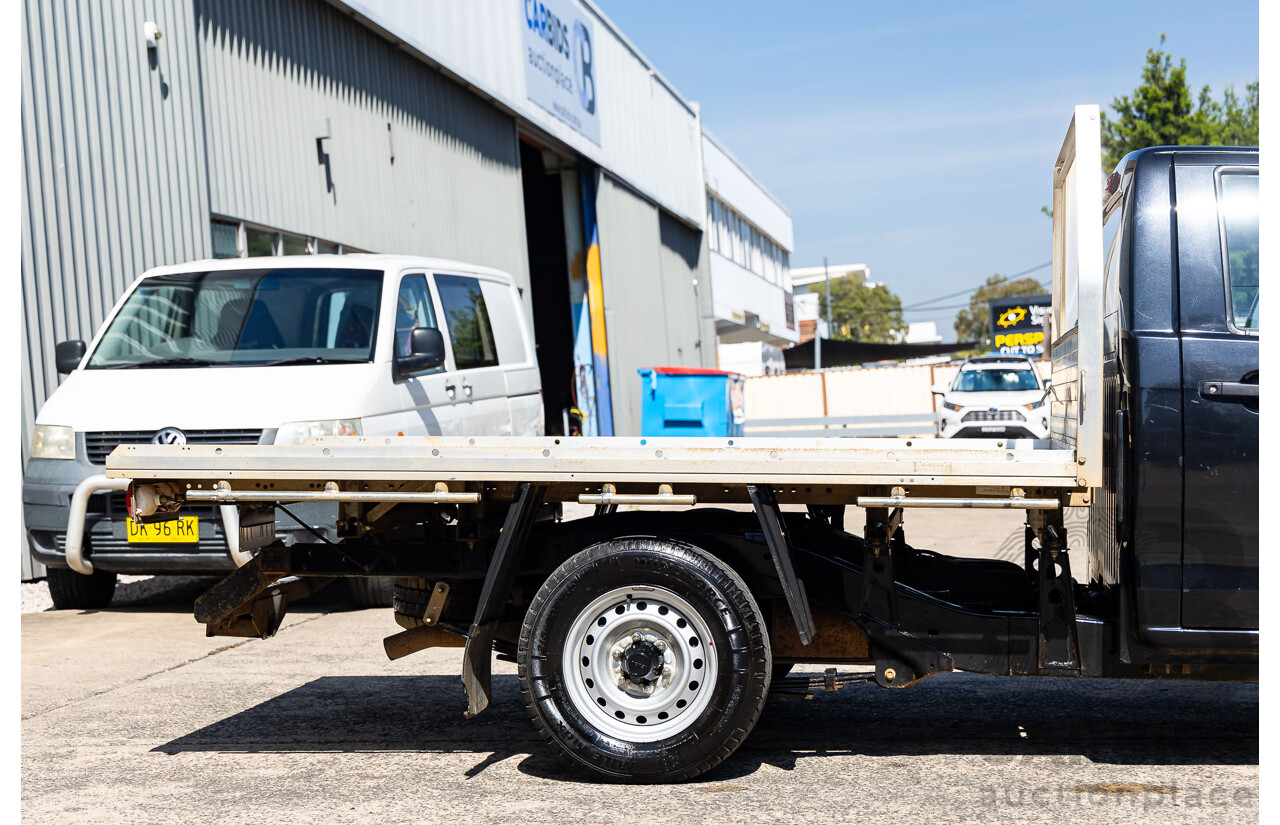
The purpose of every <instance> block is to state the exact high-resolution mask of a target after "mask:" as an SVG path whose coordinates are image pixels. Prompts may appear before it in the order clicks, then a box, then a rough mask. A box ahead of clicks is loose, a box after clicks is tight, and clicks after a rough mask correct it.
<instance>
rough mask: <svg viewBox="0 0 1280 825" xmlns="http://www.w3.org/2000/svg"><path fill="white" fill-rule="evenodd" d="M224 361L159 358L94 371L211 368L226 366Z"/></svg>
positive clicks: (112, 365)
mask: <svg viewBox="0 0 1280 825" xmlns="http://www.w3.org/2000/svg"><path fill="white" fill-rule="evenodd" d="M226 364H227V362H226V361H210V360H209V359H207V358H159V359H156V360H155V361H136V362H131V363H128V364H110V365H108V366H104V367H96V368H95V369H103V370H135V369H151V368H152V367H213V366H226Z"/></svg>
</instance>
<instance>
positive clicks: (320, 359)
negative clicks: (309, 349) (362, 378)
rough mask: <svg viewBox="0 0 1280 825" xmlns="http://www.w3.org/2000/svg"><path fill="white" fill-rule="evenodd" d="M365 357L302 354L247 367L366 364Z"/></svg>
mask: <svg viewBox="0 0 1280 825" xmlns="http://www.w3.org/2000/svg"><path fill="white" fill-rule="evenodd" d="M366 363H368V361H367V360H365V359H363V358H325V357H324V356H322V355H301V356H299V357H297V358H284V359H282V360H280V361H263V362H262V363H260V364H245V365H244V366H246V367H287V366H290V365H292V364H366Z"/></svg>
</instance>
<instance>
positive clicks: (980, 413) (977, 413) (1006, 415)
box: [960, 410, 1027, 421]
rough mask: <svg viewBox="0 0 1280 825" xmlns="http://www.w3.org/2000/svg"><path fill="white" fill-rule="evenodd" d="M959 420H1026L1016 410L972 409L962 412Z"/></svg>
mask: <svg viewBox="0 0 1280 825" xmlns="http://www.w3.org/2000/svg"><path fill="white" fill-rule="evenodd" d="M960 420H961V421H1026V420H1027V419H1026V418H1025V417H1023V415H1022V413H1020V412H1018V411H1017V410H995V411H991V410H974V411H973V412H968V413H965V414H964V418H962V419H960Z"/></svg>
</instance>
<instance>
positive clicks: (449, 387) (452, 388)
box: [444, 384, 458, 398]
mask: <svg viewBox="0 0 1280 825" xmlns="http://www.w3.org/2000/svg"><path fill="white" fill-rule="evenodd" d="M444 391H445V392H447V393H448V394H449V397H450V398H453V397H454V396H456V395H457V394H458V385H457V384H445V385H444Z"/></svg>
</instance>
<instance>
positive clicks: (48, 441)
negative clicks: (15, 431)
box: [31, 424, 76, 459]
mask: <svg viewBox="0 0 1280 825" xmlns="http://www.w3.org/2000/svg"><path fill="white" fill-rule="evenodd" d="M31 457H32V458H60V459H68V458H70V459H74V458H75V457H76V431H75V428H74V427H54V426H50V425H48V424H37V425H36V428H35V431H34V432H32V433H31Z"/></svg>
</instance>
